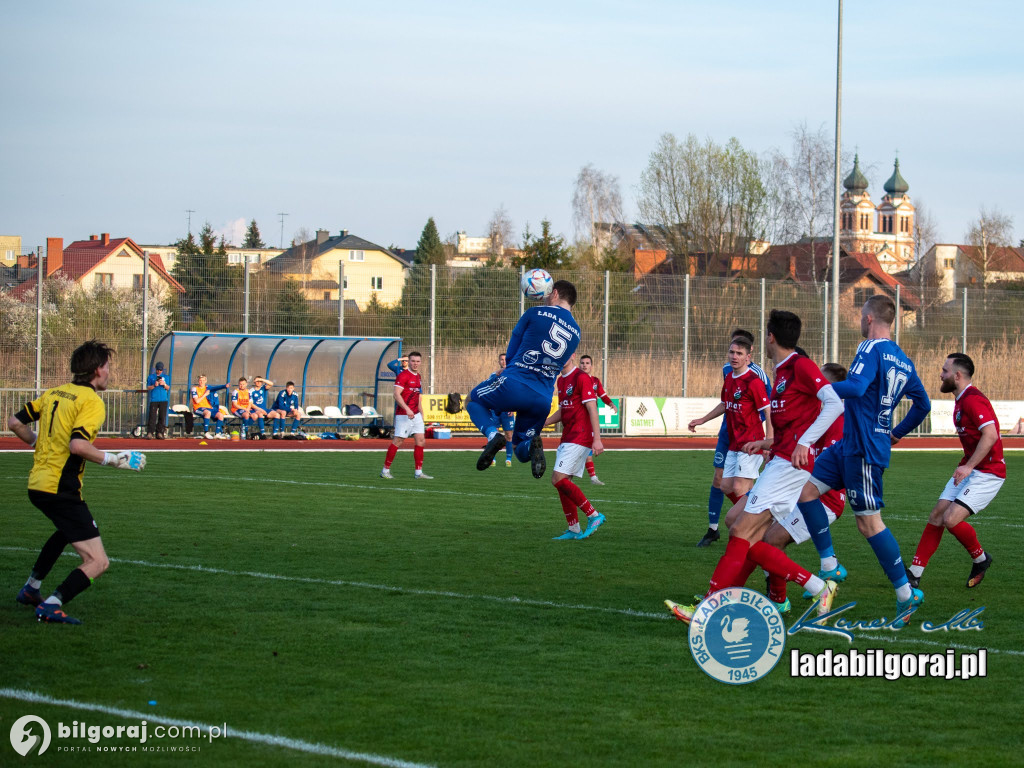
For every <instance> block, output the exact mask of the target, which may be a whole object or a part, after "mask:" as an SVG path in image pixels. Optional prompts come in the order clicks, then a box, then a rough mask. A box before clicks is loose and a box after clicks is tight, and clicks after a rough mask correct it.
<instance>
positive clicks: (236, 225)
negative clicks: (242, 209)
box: [213, 219, 249, 246]
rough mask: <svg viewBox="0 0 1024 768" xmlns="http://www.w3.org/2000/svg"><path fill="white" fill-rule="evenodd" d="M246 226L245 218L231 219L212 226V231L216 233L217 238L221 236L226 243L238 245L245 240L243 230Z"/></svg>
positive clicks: (247, 225)
mask: <svg viewBox="0 0 1024 768" xmlns="http://www.w3.org/2000/svg"><path fill="white" fill-rule="evenodd" d="M248 227H249V222H247V221H246V220H245V219H232V220H231V221H229V222H227V223H226V224H223V225H221V226H219V227H214V228H213V231H214V232H216V233H217V239H218V240H219V239H220V238H221V237H223V238H224V240H225V241H226V242H227V244H228V245H234V246H239V245H241V244H242V243H243V242H244V241H245V230H246V229H248Z"/></svg>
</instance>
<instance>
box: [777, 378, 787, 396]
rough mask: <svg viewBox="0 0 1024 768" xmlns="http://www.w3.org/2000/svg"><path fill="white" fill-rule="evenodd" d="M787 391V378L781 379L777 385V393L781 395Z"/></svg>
mask: <svg viewBox="0 0 1024 768" xmlns="http://www.w3.org/2000/svg"><path fill="white" fill-rule="evenodd" d="M785 391H786V380H785V379H779V383H778V384H776V385H775V393H776V394H779V395H781V394H782V393H783V392H785Z"/></svg>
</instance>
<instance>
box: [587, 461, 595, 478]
mask: <svg viewBox="0 0 1024 768" xmlns="http://www.w3.org/2000/svg"><path fill="white" fill-rule="evenodd" d="M587 474H588V475H590V476H591V477H593V476H594V475H596V474H597V470H596V469H594V460H593V459H587Z"/></svg>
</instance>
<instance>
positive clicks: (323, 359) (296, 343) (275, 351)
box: [149, 331, 402, 415]
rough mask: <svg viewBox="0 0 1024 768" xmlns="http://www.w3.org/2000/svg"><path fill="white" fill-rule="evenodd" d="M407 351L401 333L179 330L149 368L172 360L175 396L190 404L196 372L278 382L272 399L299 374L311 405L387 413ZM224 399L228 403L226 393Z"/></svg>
mask: <svg viewBox="0 0 1024 768" xmlns="http://www.w3.org/2000/svg"><path fill="white" fill-rule="evenodd" d="M401 355H402V340H401V339H397V338H356V337H349V336H274V335H265V334H256V335H253V334H240V333H200V332H195V331H172V332H170V333H168V334H166V335H164V336H163V337H162V338H161V339H160V340H159V341H158V342H157V343H156V346H154V347H153V353H152V355H150V358H149V370H150V371H152V370H153V367H154V366H155V365H156V363H157V362H158V361H159V362H162V363H163V364H164V374H165V375H167V376H168V377H169V383H170V385H171V393H172V397H171V402H172V404H173V403H184V404H188V401H189V389H190V388H191V387H192V386H193V385H194V384H195V381H196V377H197V376H200V375H205V376H206V377H207V382H208V384H211V385H214V384H228V385H229V386H231V387H232V388H233V387H235V386H236V385H237V383H238V379H239V378H240V377H242V376H245V377H246V378H247V379H248V380H249V383H250V385H251V383H252V380H253V377H255V376H262V377H263V378H264V379H268V380H270V381H272V382H274V386H273V387H271V388H270V399H271V402H273V398H274V397H276V396H277V392H278V391H280V390H282V389H284V388H285V384H286V383H287V382H289V381H294V382H295V392H296V393H297V394H298V396H299V404H300V406H301V407H302V408H303V410H305V411H307V412H308V411H309V409H310V408H311V407H313V406H316V407H317V408H320V409H321V410H323V409H324V408H326V407H327V406H331V405H334V406H337V407H338V408H339V409H341V411H342V412H343V413H344V411H345V406H346V405H351V404H354V405H358V406H359V407H360V408H366V407H372V408H374V409H375V411H376V412H377V413H379V414H381V415H384V414H390V413H391V412H392V410H393V408H392V406H393V393H394V388H393V386H394V381H395V374H394V372H392V371H391V370H389V369H388V367H387V364H388V362H389V361H391V360H394V359H395V358H397V357H401ZM221 402H222V403H224V404H225V405H226V404H227V402H226V400H225V399H224V398H222V400H221Z"/></svg>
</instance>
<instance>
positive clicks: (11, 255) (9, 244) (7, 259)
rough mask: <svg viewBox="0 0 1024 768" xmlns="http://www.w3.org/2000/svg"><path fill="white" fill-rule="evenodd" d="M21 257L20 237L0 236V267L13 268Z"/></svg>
mask: <svg viewBox="0 0 1024 768" xmlns="http://www.w3.org/2000/svg"><path fill="white" fill-rule="evenodd" d="M19 256H21V236H20V235H0V265H3V266H5V267H13V266H14V265H15V264H17V263H18V257H19Z"/></svg>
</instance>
